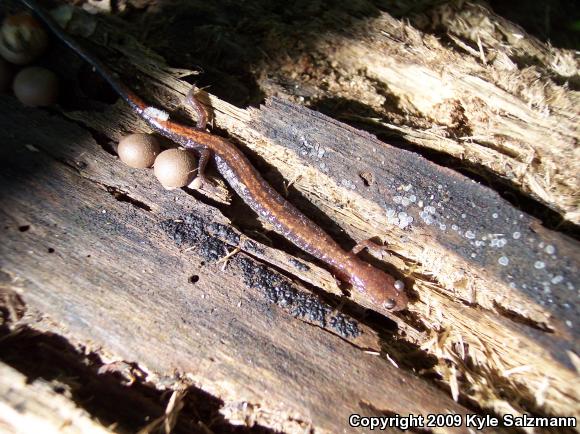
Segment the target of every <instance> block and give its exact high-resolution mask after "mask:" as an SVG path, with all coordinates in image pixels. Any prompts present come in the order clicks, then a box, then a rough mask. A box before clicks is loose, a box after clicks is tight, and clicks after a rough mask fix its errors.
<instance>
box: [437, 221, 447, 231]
mask: <svg viewBox="0 0 580 434" xmlns="http://www.w3.org/2000/svg"><path fill="white" fill-rule="evenodd" d="M439 229H441V230H442V231H444V230H446V229H447V225H446V224H445V223H439Z"/></svg>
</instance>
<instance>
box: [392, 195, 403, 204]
mask: <svg viewBox="0 0 580 434" xmlns="http://www.w3.org/2000/svg"><path fill="white" fill-rule="evenodd" d="M402 200H403V198H402V197H401V196H395V197H393V202H395V203H396V204H400V203H401V201H402Z"/></svg>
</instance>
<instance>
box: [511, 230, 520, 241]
mask: <svg viewBox="0 0 580 434" xmlns="http://www.w3.org/2000/svg"><path fill="white" fill-rule="evenodd" d="M521 236H522V234H521V233H520V232H514V233H513V234H512V238H513V239H514V240H519V239H520V237H521Z"/></svg>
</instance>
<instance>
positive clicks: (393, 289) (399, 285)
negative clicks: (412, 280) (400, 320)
mask: <svg viewBox="0 0 580 434" xmlns="http://www.w3.org/2000/svg"><path fill="white" fill-rule="evenodd" d="M365 265H366V266H365V267H364V269H362V270H359V271H360V272H359V273H357V275H356V276H353V277H352V278H351V283H352V285H353V286H354V287H355V288H356V289H358V290H359V291H361V292H364V293H367V294H368V295H369V297H370V298H371V299H372V300H373V302H374V303H376V304H377V305H379V306H381V307H382V308H384V309H387V310H392V311H397V310H403V309H405V308H406V307H407V304H408V303H409V299H408V298H407V296H406V294H405V286H404V284H403V282H402V281H400V280H395V278H394V277H393V276H391V275H389V274H387V273H385V272H383V271H382V270H379V269H378V268H375V267H373V266H371V265H370V264H365Z"/></svg>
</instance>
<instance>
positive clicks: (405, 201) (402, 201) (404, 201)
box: [401, 197, 411, 206]
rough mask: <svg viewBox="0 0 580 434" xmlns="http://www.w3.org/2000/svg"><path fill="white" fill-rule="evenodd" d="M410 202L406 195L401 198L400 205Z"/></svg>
mask: <svg viewBox="0 0 580 434" xmlns="http://www.w3.org/2000/svg"><path fill="white" fill-rule="evenodd" d="M410 203H411V201H410V200H409V198H408V197H404V198H403V199H401V205H403V206H409V204H410Z"/></svg>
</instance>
